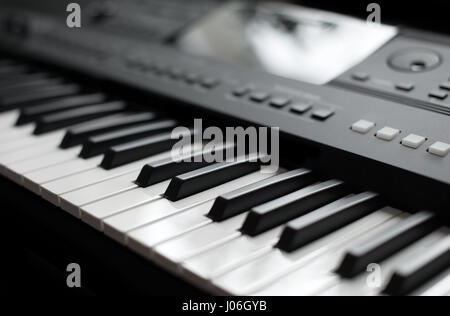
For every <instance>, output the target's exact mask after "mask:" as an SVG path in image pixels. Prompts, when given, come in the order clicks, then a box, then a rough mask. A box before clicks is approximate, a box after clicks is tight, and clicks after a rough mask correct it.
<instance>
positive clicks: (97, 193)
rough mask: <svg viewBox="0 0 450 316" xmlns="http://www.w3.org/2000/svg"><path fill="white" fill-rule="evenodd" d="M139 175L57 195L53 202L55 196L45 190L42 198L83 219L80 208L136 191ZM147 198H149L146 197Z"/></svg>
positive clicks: (118, 178) (129, 174) (132, 174)
mask: <svg viewBox="0 0 450 316" xmlns="http://www.w3.org/2000/svg"><path fill="white" fill-rule="evenodd" d="M94 170H95V169H94ZM137 174H138V172H131V173H126V174H124V175H121V176H118V177H116V178H113V179H109V180H106V181H103V182H99V183H95V184H93V185H90V186H87V187H84V188H81V189H78V190H75V191H72V192H69V193H67V194H63V195H61V196H59V197H58V195H56V197H57V200H56V201H55V200H53V198H54V197H55V195H54V194H49V193H48V191H46V190H44V189H43V190H42V196H43V197H44V198H46V199H47V200H49V201H51V202H52V203H56V204H59V205H60V207H61V208H62V209H63V210H65V211H67V212H69V213H70V214H72V215H74V216H76V217H81V212H80V207H82V206H84V205H87V204H91V203H94V202H97V201H101V200H104V199H107V198H109V197H112V196H114V195H118V194H121V193H123V192H126V191H129V190H132V189H136V188H137V187H138V186H137V185H136V184H134V183H133V181H134V180H136V177H137ZM146 198H148V197H147V196H146ZM124 202H126V200H124Z"/></svg>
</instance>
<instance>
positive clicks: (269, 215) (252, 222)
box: [241, 180, 348, 236]
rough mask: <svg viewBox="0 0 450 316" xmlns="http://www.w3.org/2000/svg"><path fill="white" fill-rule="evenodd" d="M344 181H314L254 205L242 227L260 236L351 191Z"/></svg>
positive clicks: (243, 230)
mask: <svg viewBox="0 0 450 316" xmlns="http://www.w3.org/2000/svg"><path fill="white" fill-rule="evenodd" d="M347 194H348V193H347V188H346V186H345V185H344V183H343V182H342V181H339V180H330V181H326V182H322V183H319V184H315V185H311V186H309V187H306V188H304V189H301V190H298V191H295V192H293V193H290V194H288V195H285V196H283V197H280V198H278V199H276V200H273V201H270V202H267V203H265V204H262V205H259V206H256V207H254V208H252V209H251V211H250V213H249V215H248V217H247V219H246V220H245V222H244V225H243V226H242V228H241V231H242V232H243V233H244V234H247V235H250V236H256V235H258V234H260V233H262V232H264V231H267V230H269V229H271V228H274V227H275V226H278V225H280V224H283V223H285V222H287V221H289V220H291V219H293V218H295V217H298V216H301V215H304V214H306V213H309V212H311V211H313V210H314V209H317V208H319V207H322V206H324V205H326V204H328V203H331V202H333V201H335V200H336V199H339V198H341V197H343V196H345V195H347Z"/></svg>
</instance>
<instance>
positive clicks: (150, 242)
mask: <svg viewBox="0 0 450 316" xmlns="http://www.w3.org/2000/svg"><path fill="white" fill-rule="evenodd" d="M210 208H211V201H208V202H205V203H202V204H199V205H197V206H194V207H192V208H190V209H189V210H187V211H184V212H181V213H179V214H175V215H172V216H169V217H166V218H163V219H161V220H159V221H155V222H153V223H150V224H147V225H145V226H142V227H139V228H136V229H134V230H132V231H130V232H129V233H128V234H127V240H126V242H127V245H128V247H130V248H131V249H133V250H135V251H136V252H138V253H139V254H141V255H143V256H145V257H150V255H151V251H150V249H151V248H153V247H154V246H156V245H157V244H160V243H163V242H164V241H167V240H169V239H172V238H174V237H178V236H181V235H183V234H185V233H187V232H190V231H193V230H195V229H197V228H200V227H202V226H205V225H207V224H210V223H212V220H211V219H209V218H208V217H206V216H205V215H206V213H208V211H209V209H210Z"/></svg>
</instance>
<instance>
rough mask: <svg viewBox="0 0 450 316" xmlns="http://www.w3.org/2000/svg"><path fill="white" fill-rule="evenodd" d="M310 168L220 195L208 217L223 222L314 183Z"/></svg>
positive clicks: (289, 172) (293, 171)
mask: <svg viewBox="0 0 450 316" xmlns="http://www.w3.org/2000/svg"><path fill="white" fill-rule="evenodd" d="M313 181H314V177H313V175H312V172H311V171H310V170H306V169H297V170H292V171H288V172H285V173H282V174H279V175H276V176H274V177H271V178H268V179H264V180H262V181H259V182H257V183H253V184H250V185H248V186H245V187H243V188H240V189H237V190H235V191H232V192H229V193H227V194H224V195H221V196H219V197H218V198H217V199H216V200H215V202H214V205H213V206H212V208H211V210H210V211H209V213H208V217H209V218H211V219H212V220H214V221H216V222H221V221H223V220H226V219H228V218H230V217H233V216H235V215H238V214H240V213H243V212H245V211H247V210H249V209H250V208H252V207H254V206H257V205H260V204H262V203H265V202H268V201H271V200H273V199H276V198H279V197H280V196H283V195H286V194H289V193H291V192H293V191H295V190H299V189H301V188H303V187H305V186H307V185H310V184H311V183H313Z"/></svg>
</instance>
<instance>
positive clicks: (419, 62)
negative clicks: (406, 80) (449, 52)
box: [388, 48, 442, 73]
mask: <svg viewBox="0 0 450 316" xmlns="http://www.w3.org/2000/svg"><path fill="white" fill-rule="evenodd" d="M441 62H442V58H441V56H440V55H439V54H438V53H436V52H434V51H432V50H429V49H426V48H415V49H405V50H401V51H398V52H396V53H394V54H393V55H392V56H391V57H390V58H389V60H388V64H389V66H390V67H391V68H393V69H395V70H398V71H404V72H415V73H419V72H425V71H429V70H432V69H434V68H436V67H438V66H439V65H440V64H441Z"/></svg>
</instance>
